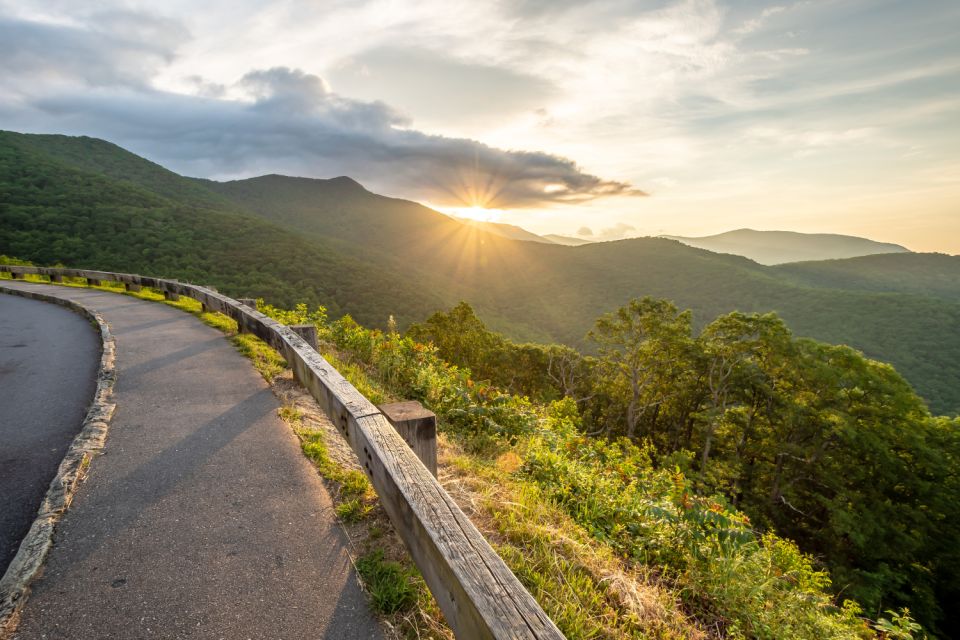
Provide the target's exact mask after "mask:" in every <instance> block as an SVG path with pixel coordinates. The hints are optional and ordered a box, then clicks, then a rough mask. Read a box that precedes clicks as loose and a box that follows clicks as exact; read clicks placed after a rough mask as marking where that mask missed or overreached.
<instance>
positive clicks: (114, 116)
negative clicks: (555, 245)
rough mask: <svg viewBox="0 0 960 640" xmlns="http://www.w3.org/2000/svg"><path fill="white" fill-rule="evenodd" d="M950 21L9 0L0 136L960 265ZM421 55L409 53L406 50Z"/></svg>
mask: <svg viewBox="0 0 960 640" xmlns="http://www.w3.org/2000/svg"><path fill="white" fill-rule="evenodd" d="M958 27H960V6H957V5H956V4H954V3H949V2H931V3H924V5H923V6H921V7H918V6H917V5H915V4H911V3H908V2H885V3H882V4H878V3H875V2H868V1H866V0H849V1H845V2H792V3H781V4H770V3H757V2H749V3H736V4H734V3H723V2H711V1H706V0H691V1H687V2H652V3H649V4H647V5H644V6H643V7H638V6H636V4H635V3H622V2H616V1H610V2H595V3H590V4H588V5H580V4H575V3H565V2H564V3H542V2H518V3H512V4H511V3H504V4H500V5H496V6H487V5H483V4H480V3H473V2H458V3H455V4H453V5H451V4H449V3H439V4H437V3H426V4H424V3H416V4H412V3H403V2H397V3H391V4H390V5H389V6H386V5H383V4H382V3H376V2H363V3H334V4H332V5H329V6H325V7H324V10H323V11H322V12H321V11H320V10H319V9H316V8H314V7H312V6H311V5H309V4H307V3H302V2H296V1H294V2H290V3H286V4H284V5H280V6H277V5H274V6H270V7H266V8H261V7H257V6H255V4H254V3H245V4H240V5H235V4H228V3H218V4H214V5H211V6H208V7H204V8H203V9H200V10H194V9H192V8H191V7H190V6H189V5H188V4H187V3H185V2H179V1H177V2H172V3H169V4H167V5H165V8H164V11H163V12H161V13H157V12H156V11H154V9H153V8H152V5H148V4H147V3H143V2H133V3H119V2H113V1H112V0H107V1H106V2H104V3H100V4H99V5H98V7H96V8H95V9H93V8H77V7H75V6H72V5H71V4H69V3H52V4H51V3H34V2H19V3H12V2H8V1H6V0H0V34H2V35H3V37H2V38H0V51H2V52H3V53H4V57H5V58H6V60H7V61H8V63H7V65H5V67H6V68H5V69H4V71H3V74H2V80H0V86H2V87H3V88H4V97H2V98H0V128H3V129H12V130H17V131H23V132H31V133H40V132H42V133H62V134H66V135H89V136H92V137H97V138H103V139H106V140H109V141H111V142H113V143H115V144H118V145H119V146H122V147H123V148H125V149H128V150H130V151H132V152H134V153H137V154H138V155H141V156H143V157H146V158H148V159H150V160H152V161H154V162H157V163H158V164H161V165H163V166H164V167H167V168H169V169H171V170H173V171H175V172H177V173H180V174H183V175H196V176H199V177H205V178H211V179H221V180H224V179H238V178H245V177H252V176H254V175H260V174H266V173H279V174H288V175H289V174H294V175H302V176H303V177H313V178H324V177H325V176H328V175H334V174H340V175H347V176H349V177H351V178H354V179H356V180H358V181H359V182H361V183H362V184H364V185H365V186H369V188H370V189H371V190H373V191H375V192H378V193H384V194H386V195H391V196H396V197H402V198H407V199H410V200H414V201H417V202H421V203H423V204H425V205H427V206H430V207H432V208H434V209H437V210H439V211H441V212H443V213H448V214H449V213H452V212H456V213H455V215H461V216H462V215H467V216H468V217H474V218H477V219H484V220H488V221H491V222H501V223H506V224H512V225H516V226H519V227H521V228H523V229H526V230H529V231H531V232H533V233H536V234H538V235H546V234H550V233H554V234H558V235H566V236H572V237H578V238H583V239H592V240H595V241H596V240H613V239H620V238H625V237H646V236H660V235H677V236H686V237H702V236H710V235H716V234H718V233H723V232H726V231H730V230H735V229H740V228H753V229H760V230H764V229H765V230H777V231H794V232H798V233H830V234H837V235H850V236H857V237H865V238H869V239H872V240H876V241H878V242H891V243H895V244H899V245H902V246H905V247H908V248H910V249H911V250H914V251H922V252H929V251H936V252H942V253H948V254H952V255H956V254H958V253H960V212H958V205H960V180H958V179H957V178H958V177H960V174H958V171H960V162H958V159H957V157H956V151H955V150H956V149H957V148H958V144H957V143H958V142H960V125H958V123H960V117H958V116H960V89H958V87H960V44H958V42H957V40H956V38H955V36H954V34H955V32H956V30H957V28H958ZM413 42H416V43H417V44H416V45H413V44H411V43H413Z"/></svg>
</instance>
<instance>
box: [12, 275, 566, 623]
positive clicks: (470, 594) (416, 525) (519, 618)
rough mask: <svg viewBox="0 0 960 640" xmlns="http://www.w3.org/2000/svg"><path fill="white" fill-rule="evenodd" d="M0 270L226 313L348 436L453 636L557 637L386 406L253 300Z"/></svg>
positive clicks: (158, 284) (177, 286) (161, 285)
mask: <svg viewBox="0 0 960 640" xmlns="http://www.w3.org/2000/svg"><path fill="white" fill-rule="evenodd" d="M0 272H7V273H20V274H25V273H40V274H46V275H49V274H52V273H56V274H59V275H61V276H67V277H73V278H88V279H93V280H98V281H99V280H112V281H115V282H124V283H126V282H134V283H136V284H140V285H142V286H146V287H152V288H154V289H157V290H158V291H162V292H163V293H164V296H165V297H167V299H171V298H170V297H171V296H176V297H179V296H180V295H185V296H188V297H190V298H193V299H194V300H197V301H199V302H200V303H201V304H202V305H204V307H205V308H208V309H212V310H215V311H219V312H220V313H224V314H226V315H228V316H230V317H231V318H233V319H234V320H236V321H237V324H238V326H239V327H240V328H241V330H243V331H247V332H249V333H252V334H253V335H256V336H257V337H259V338H261V339H263V340H264V341H265V342H267V343H268V344H269V345H270V346H272V347H273V348H274V349H276V350H277V351H279V352H280V353H281V355H283V357H284V358H285V359H286V361H287V362H288V363H289V365H290V367H291V368H292V369H293V372H294V375H295V376H296V378H297V380H299V381H300V383H301V384H303V386H304V387H306V388H307V390H308V391H309V392H310V394H311V395H312V396H313V397H314V398H315V399H316V400H317V402H318V403H319V404H320V406H321V407H322V408H323V410H324V411H325V412H326V414H327V416H328V417H329V418H330V420H331V421H332V422H333V423H334V424H335V425H336V426H337V428H338V429H339V430H340V432H341V433H342V434H343V436H344V437H345V438H346V439H347V441H348V442H349V443H350V446H351V448H352V449H353V450H354V452H355V453H356V454H357V456H358V458H359V459H360V461H361V464H362V466H363V468H364V470H365V471H366V473H367V475H368V476H369V477H370V480H371V482H372V484H373V486H374V488H375V489H376V491H377V494H378V495H379V496H380V500H381V502H382V504H383V507H384V510H385V511H386V512H387V514H388V516H389V517H390V520H391V522H392V523H393V525H394V527H396V529H397V532H398V533H399V534H400V537H401V538H402V539H403V541H404V542H405V543H406V545H407V548H408V549H409V550H410V554H411V555H412V556H413V559H414V561H415V562H416V564H417V567H418V568H419V569H420V572H421V573H422V574H423V577H424V580H426V583H427V585H428V586H429V587H430V590H431V592H432V593H433V595H434V597H435V598H436V600H437V602H438V603H439V605H440V609H441V610H442V611H443V614H444V617H445V618H446V620H447V622H448V623H449V624H450V626H451V628H452V629H453V630H454V633H455V634H456V636H457V638H460V639H461V640H464V639H466V640H474V639H484V640H486V639H494V640H506V639H507V638H510V639H524V640H527V639H529V640H533V639H550V640H561V639H562V638H563V634H561V633H560V631H559V629H557V627H556V625H554V624H553V622H552V621H551V620H550V618H549V617H548V616H547V614H546V613H545V612H544V611H543V609H542V608H540V606H539V605H538V604H537V602H536V600H534V598H533V596H531V595H530V594H529V593H528V592H527V591H526V589H524V588H523V585H521V584H520V582H519V581H518V580H517V578H516V577H515V576H514V575H513V574H512V573H511V572H510V570H509V569H508V568H507V566H506V564H504V562H503V560H502V559H501V558H500V557H499V556H498V555H497V554H496V553H495V552H494V550H493V549H492V548H491V547H490V545H489V544H488V543H487V541H486V540H485V539H484V538H483V536H482V535H481V534H480V532H479V531H477V529H476V527H474V526H473V523H471V522H470V520H469V518H467V516H466V515H464V513H463V512H462V511H461V510H460V508H459V507H458V506H457V504H456V502H454V500H453V498H451V497H450V496H449V495H448V494H447V492H446V491H444V490H443V487H441V486H440V484H439V483H438V482H437V480H436V478H435V477H434V476H433V475H432V474H431V471H430V470H429V469H427V467H426V466H425V465H424V463H423V462H422V461H421V460H420V458H418V457H417V455H416V454H414V452H413V451H412V450H411V448H410V446H409V445H408V443H407V441H405V440H404V438H403V437H401V435H400V434H399V433H398V432H397V430H396V429H395V428H394V427H393V426H392V425H391V424H390V422H388V420H387V418H386V416H384V414H383V413H381V412H380V410H378V409H377V408H376V407H375V406H374V405H373V404H372V403H371V402H370V401H369V400H368V399H367V398H365V397H364V396H363V395H362V394H361V393H360V392H359V391H357V390H356V389H355V388H354V387H353V385H351V384H350V383H349V382H348V381H347V380H346V379H344V377H343V376H342V375H341V374H340V373H339V372H338V371H337V370H336V369H334V368H333V367H331V366H330V364H329V363H328V362H327V361H326V360H325V359H324V358H323V357H322V356H321V355H320V354H319V353H317V351H316V349H314V348H313V347H312V346H311V345H310V344H309V343H308V342H307V341H306V340H304V339H303V338H302V337H301V336H300V335H298V334H297V333H296V331H294V330H293V329H292V328H290V327H287V326H284V325H282V324H280V323H279V322H277V321H276V320H273V319H272V318H268V317H267V316H266V315H264V314H262V313H260V312H259V311H257V310H256V307H255V304H256V303H255V301H252V300H251V301H249V302H252V303H253V304H242V303H241V302H238V301H237V300H233V299H231V298H228V297H227V296H224V295H222V294H219V293H217V292H215V291H213V290H211V289H209V288H206V287H199V286H195V285H190V284H185V283H179V282H176V281H173V280H165V279H161V278H150V277H147V276H135V275H132V274H114V273H105V272H99V271H86V270H79V269H53V268H46V267H20V266H12V265H0ZM174 299H175V298H174Z"/></svg>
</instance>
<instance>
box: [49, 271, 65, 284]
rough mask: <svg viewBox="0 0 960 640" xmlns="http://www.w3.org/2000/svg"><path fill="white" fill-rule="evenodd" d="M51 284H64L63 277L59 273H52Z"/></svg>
mask: <svg viewBox="0 0 960 640" xmlns="http://www.w3.org/2000/svg"><path fill="white" fill-rule="evenodd" d="M50 282H63V276H62V275H60V274H59V273H51V274H50Z"/></svg>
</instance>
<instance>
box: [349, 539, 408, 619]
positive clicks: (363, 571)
mask: <svg viewBox="0 0 960 640" xmlns="http://www.w3.org/2000/svg"><path fill="white" fill-rule="evenodd" d="M356 566H357V573H359V574H360V577H361V578H362V579H363V583H364V584H365V585H366V587H367V589H368V590H369V591H370V598H371V599H372V600H373V606H374V608H375V609H376V610H377V611H379V612H380V613H384V614H387V615H389V614H392V613H396V612H398V611H403V610H405V609H409V608H410V607H412V606H413V604H414V602H416V596H417V590H416V587H415V585H414V584H413V579H414V577H415V574H413V573H412V572H411V571H409V570H408V569H404V568H403V566H402V565H400V564H399V563H397V562H393V561H390V560H384V559H383V551H382V550H380V549H377V550H375V551H372V552H370V553H368V554H367V555H365V556H363V557H360V558H358V559H357V563H356Z"/></svg>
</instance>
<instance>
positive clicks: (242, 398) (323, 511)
mask: <svg viewBox="0 0 960 640" xmlns="http://www.w3.org/2000/svg"><path fill="white" fill-rule="evenodd" d="M14 286H18V287H24V288H34V289H36V290H40V291H43V292H45V293H48V294H51V293H52V294H55V295H58V296H62V297H69V298H70V299H73V300H76V301H78V302H80V303H81V304H83V305H85V306H87V307H88V308H92V309H96V310H97V311H99V312H100V313H101V314H102V315H103V317H104V318H105V319H106V321H107V323H108V324H109V325H110V327H111V330H112V331H113V334H114V337H115V339H116V343H117V383H116V386H115V387H114V397H113V399H114V401H115V402H116V405H117V408H116V411H115V413H114V416H113V419H112V421H111V425H110V431H109V434H108V436H107V441H106V446H105V449H104V453H103V455H101V456H99V457H98V458H96V459H95V460H94V462H93V464H92V465H91V468H90V472H89V476H88V478H87V480H86V481H85V482H84V484H83V485H81V487H80V489H79V491H78V492H77V494H76V497H75V498H74V502H73V505H72V506H71V508H70V510H69V511H68V512H67V514H66V516H65V517H64V519H63V521H62V522H61V524H60V525H59V527H58V529H57V533H56V536H55V542H54V548H53V550H52V552H51V554H50V556H49V558H48V560H47V563H46V566H45V569H44V572H43V576H42V577H41V578H40V579H39V580H38V581H37V582H35V583H34V589H33V593H32V594H31V596H30V598H29V600H28V601H27V604H26V606H25V607H24V609H23V614H22V620H21V623H20V627H19V630H18V631H17V633H16V635H15V636H14V637H15V638H18V639H24V640H26V639H34V638H46V639H55V638H100V639H107V638H154V637H155V638H230V639H233V638H271V639H293V638H336V639H343V640H349V639H354V638H356V639H361V638H362V639H365V640H366V639H368V638H381V637H382V632H381V630H380V627H379V626H378V623H377V622H376V620H375V619H374V617H373V616H372V614H371V613H370V610H369V606H368V604H367V601H366V596H365V595H364V593H363V592H362V591H361V590H360V587H359V584H358V582H357V580H356V576H355V574H354V573H353V569H352V565H351V563H350V560H349V556H348V554H347V550H346V546H345V545H346V540H345V537H344V535H343V533H342V531H341V530H340V529H339V527H338V526H337V524H336V521H335V517H334V513H333V506H332V502H331V500H330V496H329V495H328V493H327V491H326V489H325V487H324V485H323V483H322V482H321V481H320V479H319V477H318V476H317V473H316V471H315V470H314V469H313V467H312V466H311V464H310V463H309V462H308V461H307V459H306V458H305V457H304V456H303V454H302V453H301V452H300V448H299V445H298V443H297V440H296V437H295V436H294V434H293V433H292V432H291V430H290V428H289V427H288V426H287V425H285V424H284V423H283V422H281V421H280V419H279V418H278V416H277V409H278V408H279V404H278V402H277V400H276V398H275V396H274V395H273V393H272V392H271V391H270V389H269V388H268V387H267V385H266V383H265V382H264V381H263V379H262V378H261V377H260V376H259V374H257V373H256V371H255V370H254V369H253V367H252V366H251V365H250V363H249V362H248V361H247V360H246V359H244V358H243V357H242V356H241V355H240V354H239V353H237V351H236V350H235V349H234V348H233V346H232V345H231V344H230V343H229V342H228V341H227V340H225V339H224V338H223V336H222V334H220V333H219V332H218V331H216V330H214V329H211V328H210V327H207V326H205V325H203V324H202V323H200V322H199V321H198V320H197V319H196V318H194V317H192V316H190V315H188V314H185V313H183V312H181V311H179V310H176V309H173V308H170V307H168V306H165V305H162V304H158V303H152V302H143V301H140V300H137V299H135V298H132V297H129V296H121V295H117V294H112V293H105V292H100V291H93V290H89V289H69V288H64V287H54V286H49V285H32V284H28V283H18V284H16V285H14Z"/></svg>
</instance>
